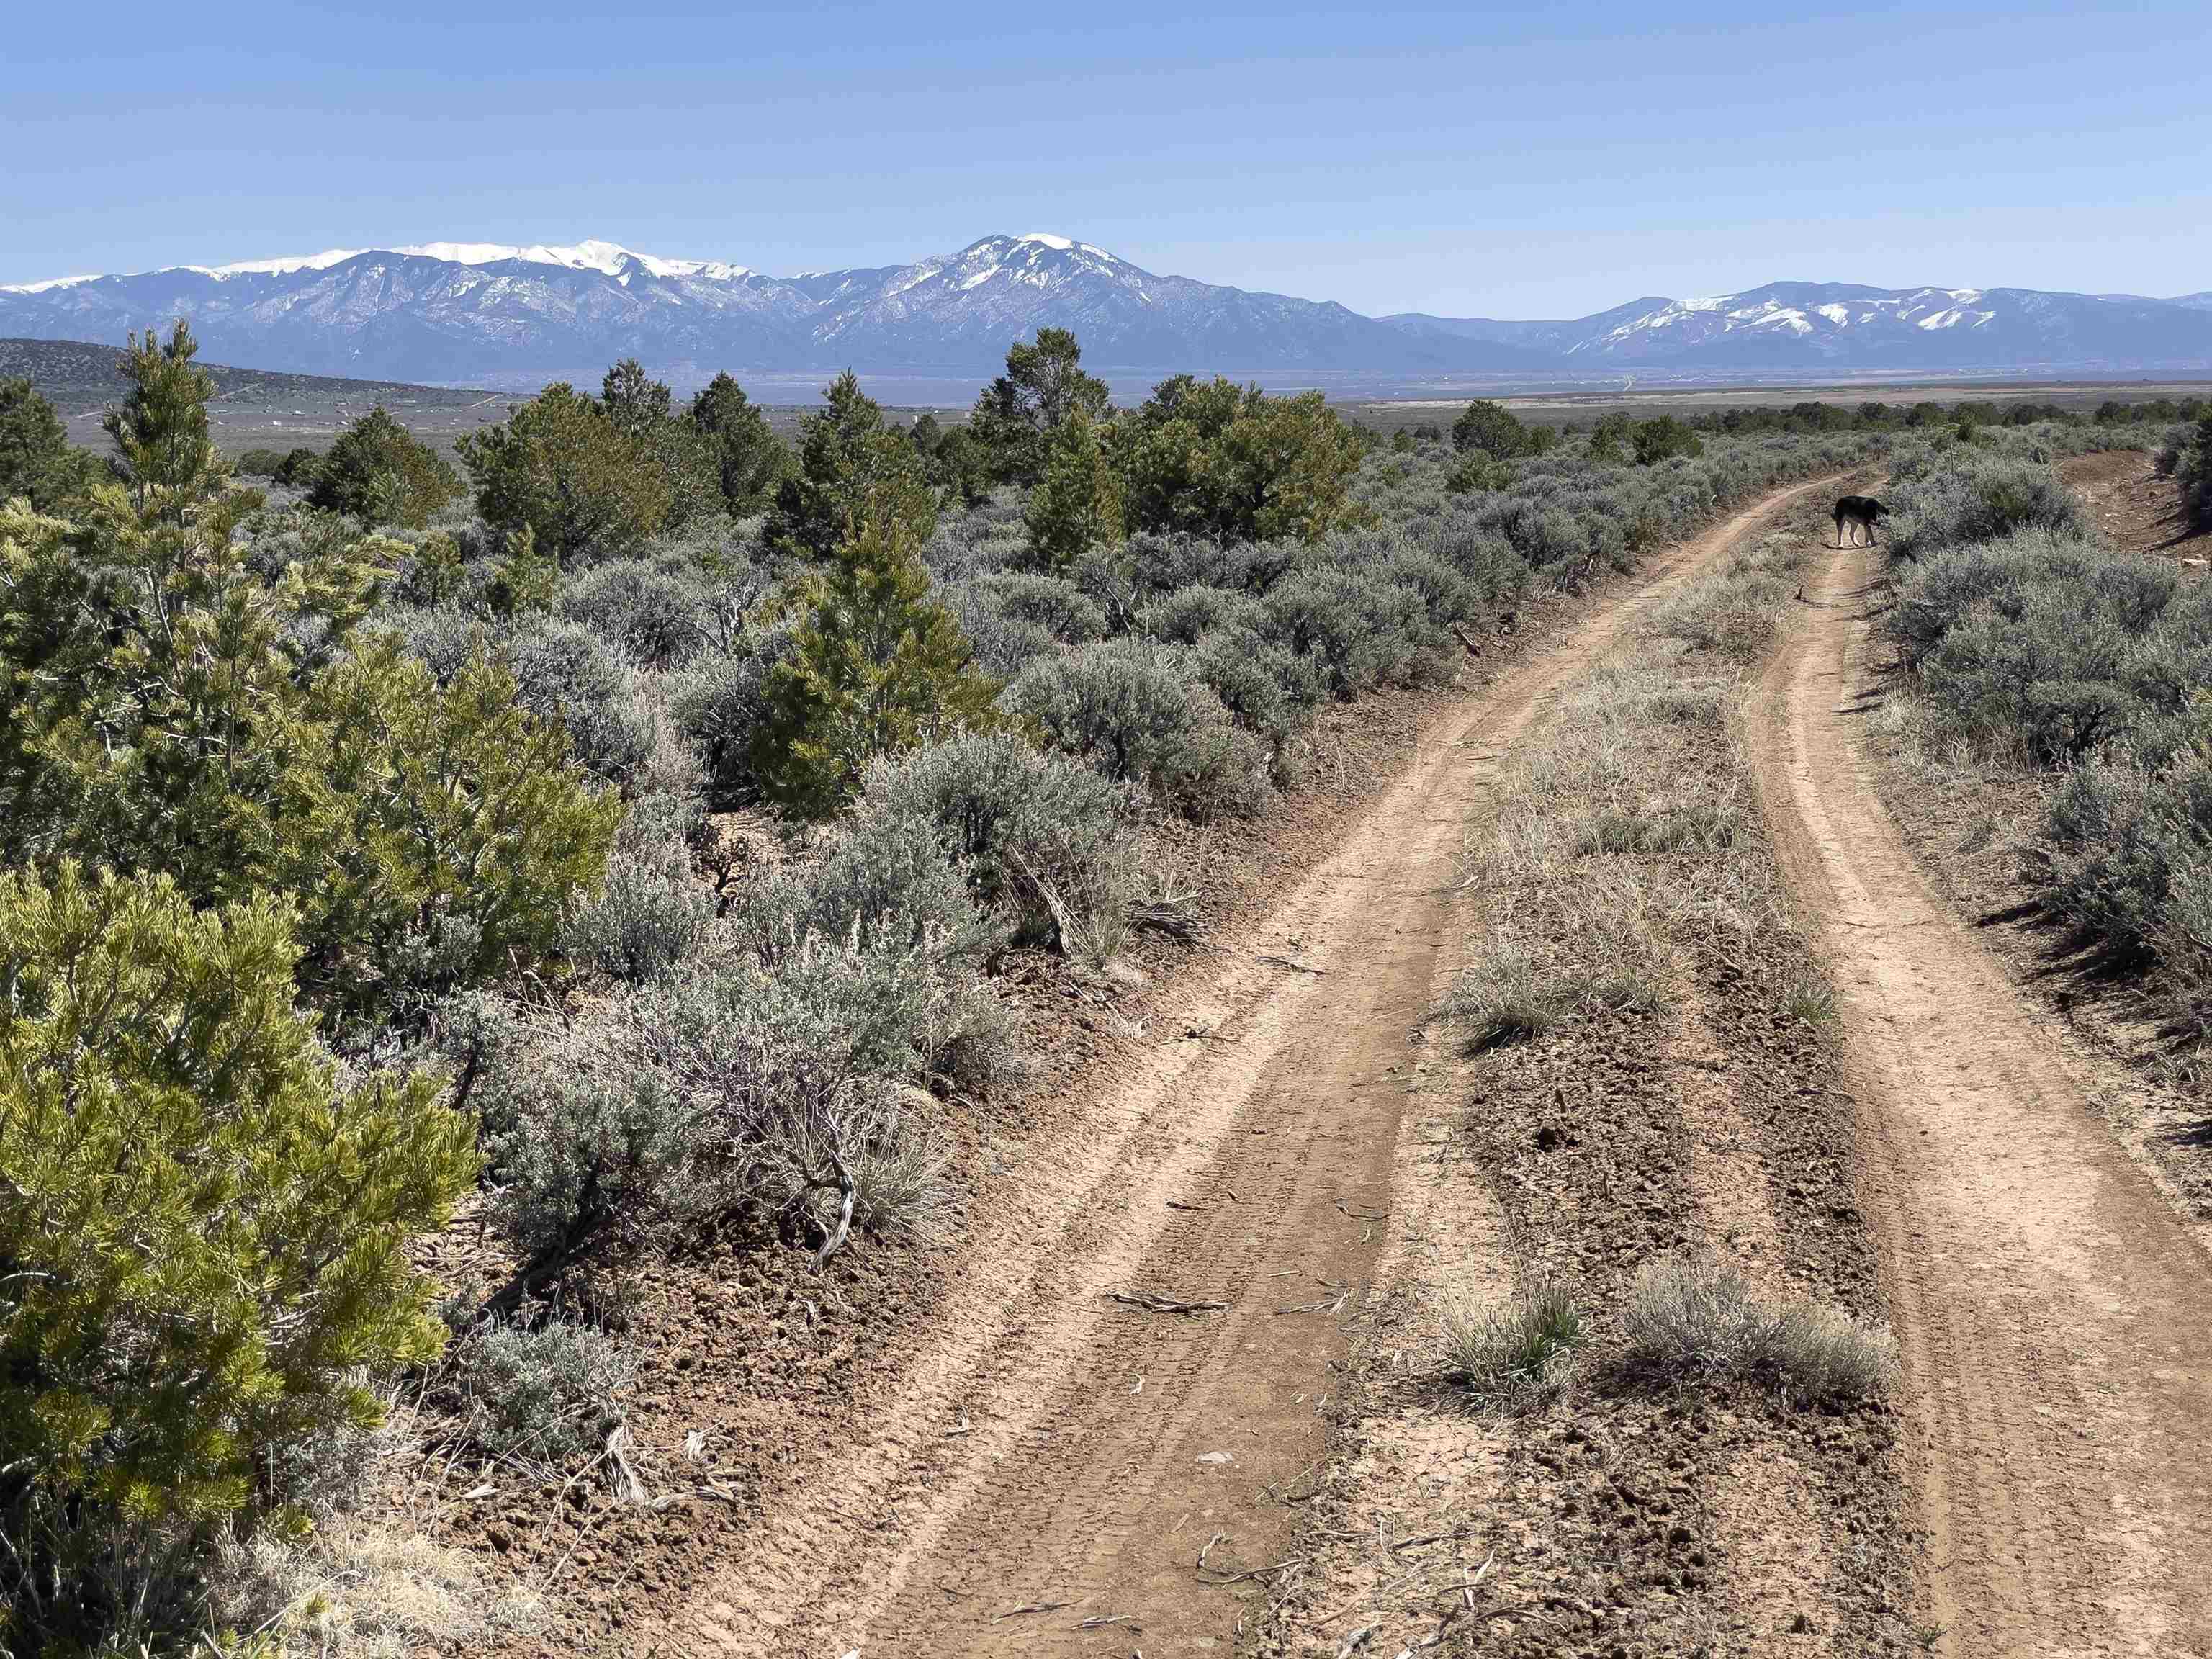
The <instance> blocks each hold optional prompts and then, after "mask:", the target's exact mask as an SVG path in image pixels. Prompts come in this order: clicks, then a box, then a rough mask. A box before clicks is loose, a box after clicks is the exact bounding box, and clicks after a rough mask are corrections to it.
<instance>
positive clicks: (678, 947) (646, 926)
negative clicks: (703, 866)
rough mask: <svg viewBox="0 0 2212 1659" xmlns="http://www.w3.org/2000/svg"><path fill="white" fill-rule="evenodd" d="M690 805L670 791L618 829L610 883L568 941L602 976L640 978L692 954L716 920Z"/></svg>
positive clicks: (635, 809)
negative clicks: (694, 851) (696, 854)
mask: <svg viewBox="0 0 2212 1659" xmlns="http://www.w3.org/2000/svg"><path fill="white" fill-rule="evenodd" d="M690 831H691V823H690V811H689V810H688V805H687V804H686V803H683V802H680V801H672V800H671V799H670V798H668V797H666V796H660V795H653V796H647V797H644V798H642V799H641V800H640V801H638V802H635V803H634V804H633V805H632V806H631V809H630V811H629V812H628V813H627V814H626V815H625V816H624V817H623V823H622V826H621V828H620V829H617V831H616V832H615V844H614V850H613V851H612V852H611V854H609V855H608V858H607V874H606V884H605V887H604V888H603V889H602V890H600V891H599V893H598V894H597V895H595V896H593V897H592V898H591V899H590V900H588V901H587V902H586V903H585V904H584V905H583V907H582V908H580V910H579V911H578V912H577V914H576V917H575V920H574V921H573V922H572V923H571V924H570V927H569V931H568V949H569V950H570V951H572V952H573V953H574V954H575V955H576V956H577V957H580V958H582V959H583V960H585V961H586V962H588V963H591V964H592V966H594V967H596V968H598V969H599V970H600V971H601V972H602V973H605V974H609V975H612V976H613V977H615V978H617V979H624V980H630V981H643V980H648V979H652V978H653V977H654V976H655V975H659V974H664V973H665V972H667V971H668V969H671V968H672V967H674V966H675V965H676V964H677V963H679V962H681V961H683V960H684V957H688V956H690V954H691V953H692V952H693V951H695V950H696V949H697V948H698V946H699V943H700V941H701V940H702V939H703V938H704V937H705V936H706V932H707V926H708V923H709V922H710V921H713V920H714V895H713V894H712V893H710V892H708V890H707V888H706V886H705V884H703V883H702V881H701V880H700V878H699V872H698V871H697V870H696V868H695V867H694V865H693V863H692V858H691V848H690Z"/></svg>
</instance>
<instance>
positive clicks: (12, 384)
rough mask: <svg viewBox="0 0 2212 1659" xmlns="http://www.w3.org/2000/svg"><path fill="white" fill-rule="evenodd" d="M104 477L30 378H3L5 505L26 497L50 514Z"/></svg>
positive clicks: (0, 426)
mask: <svg viewBox="0 0 2212 1659" xmlns="http://www.w3.org/2000/svg"><path fill="white" fill-rule="evenodd" d="M101 476H103V469H102V468H101V467H100V464H99V463H98V462H97V461H95V460H94V459H93V458H92V457H91V456H90V455H88V454H87V453H85V452H84V451H83V450H82V449H79V448H77V447H76V446H75V445H73V444H71V443H70V441H69V428H67V427H65V426H64V425H63V424H62V419H61V416H58V415H57V414H55V413H54V406H53V405H52V404H50V403H48V402H47V401H46V399H45V398H42V397H40V395H39V393H38V392H37V390H36V389H35V388H34V387H33V386H32V385H31V383H30V382H29V381H28V380H0V501H7V500H9V499H10V498H11V497H21V499H23V500H25V501H29V502H30V504H31V505H32V506H33V507H37V508H38V509H40V511H41V512H49V513H50V512H52V511H53V510H54V508H55V507H58V506H59V505H60V504H61V503H62V501H64V500H65V499H67V498H68V497H70V496H71V495H77V494H80V493H82V491H84V490H86V489H89V488H91V486H92V485H93V483H94V482H95V481H96V480H97V479H99V478H100V477H101Z"/></svg>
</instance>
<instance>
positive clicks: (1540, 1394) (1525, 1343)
mask: <svg viewBox="0 0 2212 1659" xmlns="http://www.w3.org/2000/svg"><path fill="white" fill-rule="evenodd" d="M1443 1317H1444V1338H1445V1340H1446V1342H1447V1343H1448V1344H1449V1349H1450V1354H1451V1362H1452V1373H1453V1375H1454V1376H1456V1377H1457V1378H1458V1379H1459V1380H1460V1381H1461V1382H1462V1383H1463V1384H1464V1385H1465V1386H1466V1388H1467V1390H1468V1393H1469V1394H1470V1395H1473V1396H1474V1398H1475V1400H1476V1401H1479V1402H1480V1403H1481V1404H1483V1405H1486V1406H1494V1407H1500V1408H1503V1409H1507V1410H1524V1409H1526V1408H1528V1407H1531V1406H1534V1405H1537V1404H1541V1402H1542V1401H1546V1400H1548V1399H1550V1398H1552V1397H1553V1395H1557V1394H1558V1393H1559V1391H1560V1390H1561V1389H1564V1388H1565V1386H1566V1384H1567V1382H1568V1379H1569V1378H1570V1377H1571V1376H1572V1375H1573V1371H1574V1365H1575V1356H1576V1354H1577V1352H1578V1351H1579V1350H1580V1349H1581V1348H1582V1346H1583V1344H1584V1343H1585V1342H1587V1341H1588V1340H1589V1321H1588V1320H1587V1319H1585V1318H1584V1317H1583V1311H1582V1310H1581V1308H1580V1307H1579V1306H1578V1305H1577V1304H1576V1301H1575V1298H1574V1295H1573V1293H1572V1292H1571V1291H1570V1290H1569V1289H1568V1288H1567V1287H1566V1286H1565V1285H1563V1284H1561V1283H1559V1281H1557V1280H1555V1279H1540V1280H1538V1281H1537V1282H1536V1283H1535V1284H1534V1285H1530V1286H1529V1287H1528V1288H1527V1289H1526V1290H1523V1291H1520V1292H1518V1293H1517V1294H1516V1295H1514V1296H1512V1297H1508V1298H1507V1299H1505V1300H1504V1301H1503V1302H1492V1303H1487V1304H1476V1303H1474V1302H1473V1301H1471V1300H1468V1299H1461V1300H1457V1301H1455V1302H1452V1303H1450V1304H1448V1305H1447V1306H1446V1307H1445V1310H1444V1316H1443Z"/></svg>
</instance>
